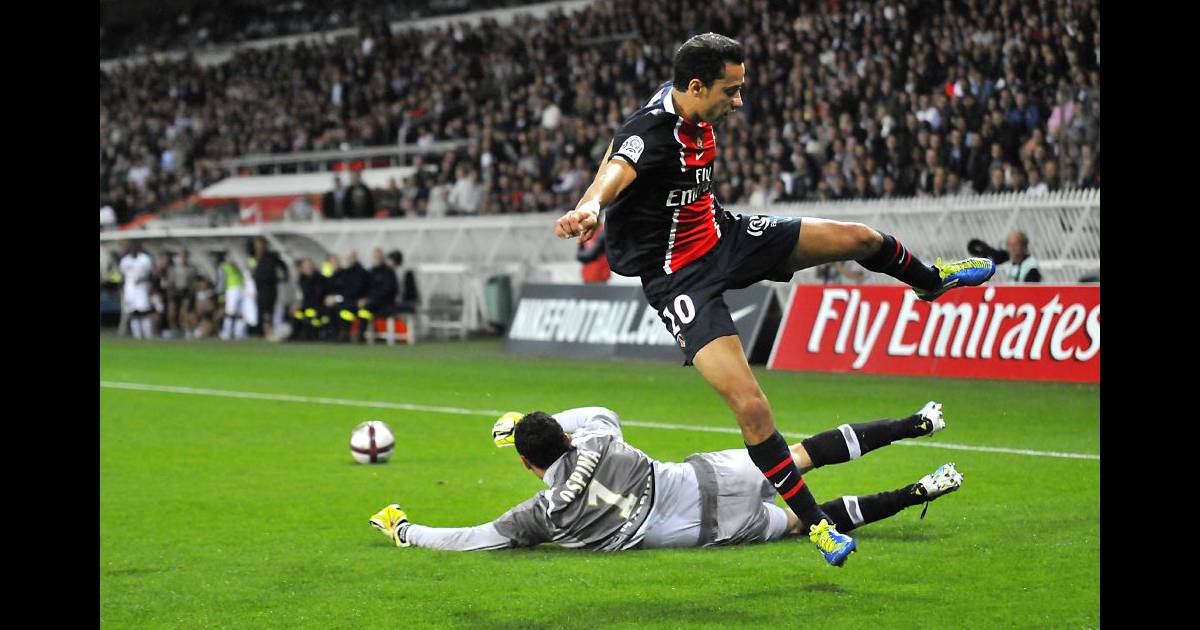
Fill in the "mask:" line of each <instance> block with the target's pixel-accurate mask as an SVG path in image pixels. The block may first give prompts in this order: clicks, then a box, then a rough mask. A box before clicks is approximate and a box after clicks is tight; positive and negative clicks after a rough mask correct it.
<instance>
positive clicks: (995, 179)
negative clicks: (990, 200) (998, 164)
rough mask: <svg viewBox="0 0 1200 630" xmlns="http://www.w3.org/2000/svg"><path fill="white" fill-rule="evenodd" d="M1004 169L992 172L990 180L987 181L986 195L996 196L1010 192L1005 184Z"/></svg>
mask: <svg viewBox="0 0 1200 630" xmlns="http://www.w3.org/2000/svg"><path fill="white" fill-rule="evenodd" d="M1004 170H1005V169H1004V168H998V169H996V170H994V171H992V176H991V179H989V180H988V187H987V192H988V194H993V195H998V194H1001V193H1006V192H1012V189H1010V188H1009V187H1008V185H1007V184H1006V183H1005V176H1004Z"/></svg>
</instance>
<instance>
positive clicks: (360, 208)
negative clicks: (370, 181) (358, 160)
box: [346, 171, 375, 219]
mask: <svg viewBox="0 0 1200 630" xmlns="http://www.w3.org/2000/svg"><path fill="white" fill-rule="evenodd" d="M346 216H347V217H348V218H351V219H373V218H375V194H374V193H372V192H371V189H370V188H367V185H366V184H364V183H363V181H362V171H350V188H349V189H347V190H346Z"/></svg>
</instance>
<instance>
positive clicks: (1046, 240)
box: [728, 189, 1100, 283]
mask: <svg viewBox="0 0 1200 630" xmlns="http://www.w3.org/2000/svg"><path fill="white" fill-rule="evenodd" d="M728 208H729V210H730V211H731V212H737V213H743V214H745V213H756V214H774V215H782V216H811V217H822V218H826V219H836V220H839V221H854V222H858V223H865V224H867V225H869V226H871V227H873V228H875V229H877V230H880V231H882V232H886V233H889V234H892V235H894V236H896V238H898V239H900V240H901V241H902V242H903V243H904V244H905V245H906V246H907V247H908V248H909V250H911V251H912V252H913V253H914V254H916V255H917V256H920V257H921V258H922V259H926V260H928V261H929V262H932V261H933V259H934V258H936V257H938V256H941V257H942V258H945V259H956V258H962V257H964V256H966V255H967V241H969V240H971V239H973V238H979V239H982V240H983V241H985V242H987V243H988V244H989V245H991V246H992V247H996V248H1003V247H1004V246H1005V239H1006V237H1007V236H1008V233H1009V232H1012V231H1014V230H1020V231H1022V232H1024V233H1025V234H1026V236H1028V237H1029V247H1030V250H1031V252H1032V253H1033V255H1034V257H1035V258H1037V259H1038V261H1039V262H1040V264H1041V270H1042V276H1043V278H1045V281H1046V282H1067V283H1069V282H1077V281H1078V280H1079V279H1080V278H1081V277H1083V276H1086V275H1091V274H1098V273H1099V271H1100V191H1099V190H1098V189H1090V190H1067V191H1059V192H1055V193H1050V194H1047V195H1039V196H1031V195H1027V194H1020V193H1011V194H1002V195H971V196H957V197H938V198H917V199H900V200H896V199H885V200H873V201H853V200H851V201H838V202H818V203H796V204H775V205H772V206H769V207H767V208H761V209H760V208H752V207H750V206H747V205H740V204H739V205H734V206H729V207H728ZM796 281H798V282H817V281H818V279H817V276H816V273H815V271H812V270H809V271H807V272H801V273H799V274H796ZM866 281H867V282H889V281H890V278H887V277H886V276H879V275H877V274H868V276H867V278H866Z"/></svg>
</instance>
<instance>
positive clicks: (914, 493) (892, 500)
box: [787, 463, 963, 534]
mask: <svg viewBox="0 0 1200 630" xmlns="http://www.w3.org/2000/svg"><path fill="white" fill-rule="evenodd" d="M962 480H963V476H962V474H961V473H959V472H958V470H957V469H956V468H955V466H954V464H953V463H947V464H943V465H942V466H940V467H938V469H937V470H935V471H933V472H931V473H929V474H928V475H925V476H924V477H921V478H920V479H918V480H917V482H916V483H912V484H908V485H906V486H904V487H901V488H897V489H895V490H891V491H888V492H879V493H876V494H870V495H864V496H844V497H838V498H836V499H834V500H832V501H828V502H826V503H822V504H821V509H822V510H823V511H824V512H825V513H826V514H828V515H829V517H830V518H832V519H833V521H834V524H835V525H836V526H837V528H838V531H840V532H843V533H844V532H848V531H851V530H854V529H857V528H859V527H862V526H863V525H867V524H869V523H874V522H876V521H882V520H883V519H885V518H889V517H891V516H895V515H896V514H898V513H900V512H901V511H902V510H904V509H905V508H909V507H912V506H914V505H920V504H922V503H924V504H925V509H926V510H927V509H929V503H931V502H932V501H933V500H934V499H937V498H938V497H940V496H943V495H946V494H949V493H951V492H954V491H956V490H958V489H959V488H961V487H962ZM787 514H788V531H789V532H790V533H792V534H805V533H807V532H805V531H804V528H803V527H802V526H801V524H800V519H799V518H797V517H796V515H795V514H793V513H792V511H791V510H788V511H787ZM921 518H925V512H924V511H922V512H921Z"/></svg>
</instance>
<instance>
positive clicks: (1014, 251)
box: [967, 231, 1042, 282]
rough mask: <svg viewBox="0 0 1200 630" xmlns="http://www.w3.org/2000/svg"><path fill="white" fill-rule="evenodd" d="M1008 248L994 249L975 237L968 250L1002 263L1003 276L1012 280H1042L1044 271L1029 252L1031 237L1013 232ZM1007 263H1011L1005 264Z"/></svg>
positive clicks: (1009, 236)
mask: <svg viewBox="0 0 1200 630" xmlns="http://www.w3.org/2000/svg"><path fill="white" fill-rule="evenodd" d="M1007 246H1008V249H1007V250H1003V249H993V248H992V247H990V246H989V245H988V244H987V243H984V242H983V241H982V240H980V239H977V238H974V239H971V241H970V242H969V243H967V251H969V252H970V253H971V255H973V256H983V257H987V258H991V259H992V260H993V261H995V263H996V264H997V265H1001V267H1000V269H999V270H998V271H1000V274H999V275H1001V277H1004V278H1008V280H1009V281H1010V282H1041V281H1042V272H1041V269H1039V268H1038V263H1037V259H1035V258H1034V257H1033V255H1031V254H1030V253H1029V237H1028V236H1027V235H1026V234H1025V233H1024V232H1021V231H1015V232H1011V233H1009V235H1008V239H1007ZM1005 263H1009V264H1007V265H1005Z"/></svg>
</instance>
